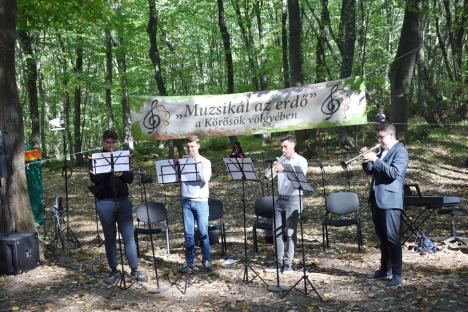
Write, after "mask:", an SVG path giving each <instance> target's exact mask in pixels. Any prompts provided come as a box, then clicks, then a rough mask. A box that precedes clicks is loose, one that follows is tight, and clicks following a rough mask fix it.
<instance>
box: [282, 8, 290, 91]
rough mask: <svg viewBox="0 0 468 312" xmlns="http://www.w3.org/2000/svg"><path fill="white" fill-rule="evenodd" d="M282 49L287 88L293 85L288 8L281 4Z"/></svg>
mask: <svg viewBox="0 0 468 312" xmlns="http://www.w3.org/2000/svg"><path fill="white" fill-rule="evenodd" d="M281 10H282V12H281V51H282V60H283V84H284V87H285V88H289V87H290V86H291V81H290V78H289V60H288V10H285V8H284V6H283V5H281Z"/></svg>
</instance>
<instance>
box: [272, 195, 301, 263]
mask: <svg viewBox="0 0 468 312" xmlns="http://www.w3.org/2000/svg"><path fill="white" fill-rule="evenodd" d="M299 207H300V205H299V196H283V195H279V196H278V199H277V200H276V201H275V222H276V231H273V232H274V233H276V235H275V237H276V247H277V250H278V258H277V261H278V263H279V264H281V265H282V264H283V258H284V262H285V263H287V264H292V261H293V258H294V249H295V246H296V242H297V235H296V234H297V223H298V220H299ZM282 215H284V219H285V222H284V224H283V218H282ZM283 233H284V234H286V236H287V241H286V244H287V249H286V257H285V256H284V241H283Z"/></svg>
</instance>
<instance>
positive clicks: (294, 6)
mask: <svg viewBox="0 0 468 312" xmlns="http://www.w3.org/2000/svg"><path fill="white" fill-rule="evenodd" d="M288 12H289V16H288V17H289V68H290V69H291V85H292V86H294V87H296V86H302V84H303V83H304V78H303V76H302V51H301V37H302V25H301V9H300V7H299V1H298V0H288Z"/></svg>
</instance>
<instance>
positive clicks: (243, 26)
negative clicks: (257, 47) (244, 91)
mask: <svg viewBox="0 0 468 312" xmlns="http://www.w3.org/2000/svg"><path fill="white" fill-rule="evenodd" d="M231 3H232V6H233V7H234V11H235V12H236V17H237V24H238V25H239V28H240V31H241V35H242V39H244V45H245V51H246V53H247V61H248V64H249V71H250V81H251V83H252V87H253V90H254V91H258V90H259V88H260V85H259V81H258V78H257V73H258V66H257V62H256V60H255V59H254V53H255V51H254V44H253V39H252V34H251V27H252V23H251V21H250V20H251V17H250V16H248V15H247V14H248V12H247V9H246V10H245V12H244V14H245V15H244V16H243V15H242V13H241V9H240V6H239V0H232V1H231Z"/></svg>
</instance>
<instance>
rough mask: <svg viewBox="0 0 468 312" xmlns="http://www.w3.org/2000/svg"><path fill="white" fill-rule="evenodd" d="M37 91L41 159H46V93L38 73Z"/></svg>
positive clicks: (42, 80) (42, 79)
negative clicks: (38, 97) (38, 98)
mask: <svg viewBox="0 0 468 312" xmlns="http://www.w3.org/2000/svg"><path fill="white" fill-rule="evenodd" d="M38 91H39V96H40V99H41V101H40V106H41V109H40V112H39V114H40V121H39V122H40V128H41V149H42V158H43V159H45V158H47V154H48V148H47V143H46V134H45V129H46V128H47V124H46V121H45V118H46V116H47V110H48V106H47V105H46V92H45V90H44V76H43V75H42V74H41V73H39V75H38Z"/></svg>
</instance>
